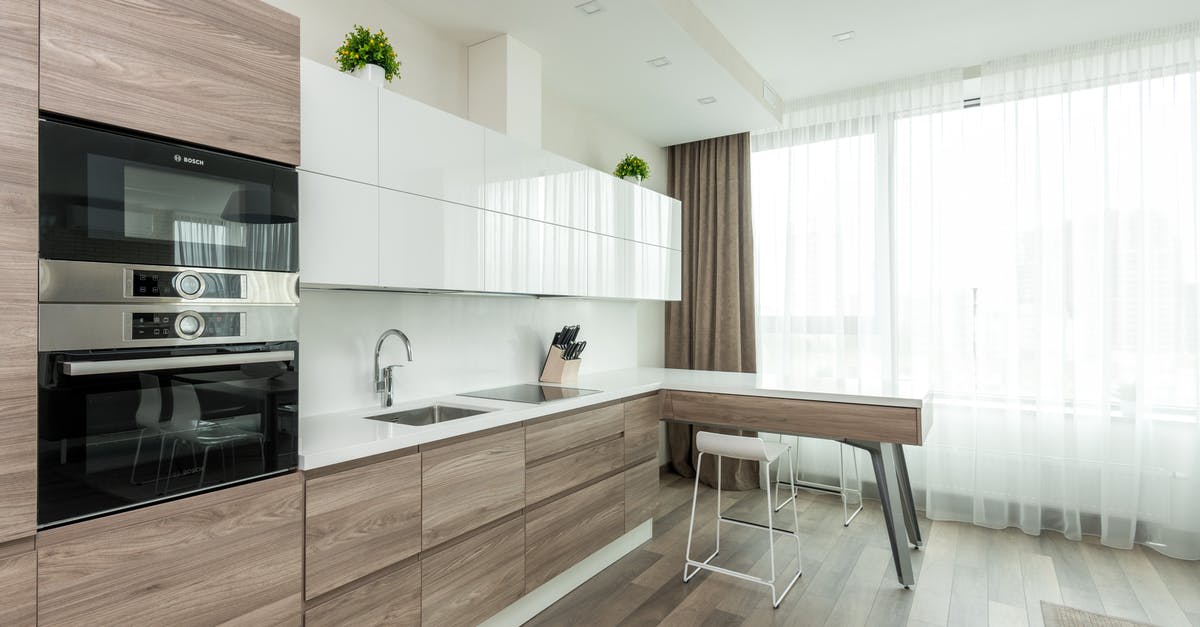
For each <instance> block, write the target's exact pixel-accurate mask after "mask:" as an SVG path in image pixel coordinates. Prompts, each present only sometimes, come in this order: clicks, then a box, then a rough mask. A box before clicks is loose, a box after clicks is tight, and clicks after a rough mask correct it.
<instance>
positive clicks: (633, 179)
mask: <svg viewBox="0 0 1200 627" xmlns="http://www.w3.org/2000/svg"><path fill="white" fill-rule="evenodd" d="M621 178H623V179H625V180H626V181H629V182H630V183H633V184H634V185H641V184H642V177H640V176H622V177H621Z"/></svg>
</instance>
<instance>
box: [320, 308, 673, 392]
mask: <svg viewBox="0 0 1200 627" xmlns="http://www.w3.org/2000/svg"><path fill="white" fill-rule="evenodd" d="M661 311H662V304H661V303H638V302H628V301H605V300H582V299H565V298H531V297H510V296H482V295H461V294H446V295H433V294H403V293H391V292H359V291H337V290H317V289H305V290H303V291H302V293H301V296H300V411H301V413H302V414H303V415H306V416H307V415H315V414H324V413H329V412H334V411H341V410H347V409H357V408H362V407H371V406H374V405H376V404H377V403H378V396H377V395H376V394H375V392H374V387H373V381H372V356H373V354H374V350H375V341H376V340H377V339H378V338H379V334H380V333H382V332H383V331H384V330H386V329H390V328H397V329H400V330H401V331H403V332H404V333H405V334H407V335H408V337H409V339H410V340H411V341H412V345H413V362H412V363H407V362H405V354H404V346H403V342H400V341H399V340H398V339H397V338H390V339H388V341H387V343H386V344H385V346H384V349H383V354H382V356H381V359H380V362H381V363H382V364H384V365H386V364H396V363H404V367H403V368H397V369H396V372H395V388H394V396H395V398H396V400H397V401H403V400H411V399H417V398H426V397H431V396H439V395H445V394H454V393H457V392H466V391H470V390H476V389H482V388H487V387H489V386H498V385H507V384H510V383H514V382H516V381H520V380H527V381H533V380H536V379H537V377H538V375H539V374H540V372H541V366H542V360H543V359H544V358H545V356H546V350H547V345H548V343H549V340H550V338H551V336H553V334H554V332H555V331H557V330H558V329H559V328H561V327H562V326H563V325H566V324H579V325H581V327H582V331H581V333H580V336H579V339H580V340H587V343H588V345H587V350H586V352H585V353H584V356H583V357H584V360H583V364H582V368H581V372H584V373H586V372H601V371H604V370H613V369H617V368H632V367H635V366H639V365H643V366H656V365H661V363H655V362H658V361H660V360H661V355H662V348H661V346H660V344H661V342H662V326H661V325H662V322H661V320H662V315H661ZM639 324H641V325H642V326H644V327H647V328H642V329H640V330H639ZM650 326H653V327H654V328H649V327H650ZM639 338H640V340H639ZM639 341H640V342H641V343H642V344H643V346H641V347H640V348H639ZM639 359H640V360H641V363H639Z"/></svg>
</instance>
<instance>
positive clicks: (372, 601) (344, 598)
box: [304, 560, 421, 627]
mask: <svg viewBox="0 0 1200 627" xmlns="http://www.w3.org/2000/svg"><path fill="white" fill-rule="evenodd" d="M304 624H305V625H308V626H309V627H326V626H328V627H340V626H341V625H420V624H421V563H420V562H419V561H415V560H414V561H413V563H412V564H410V565H408V566H405V567H403V568H400V569H399V570H396V571H395V572H391V573H388V574H386V575H384V576H382V577H379V578H378V579H374V580H372V581H369V582H367V583H364V584H363V585H361V586H358V587H356V588H353V589H351V590H347V591H346V592H343V593H341V594H339V595H337V596H335V597H333V598H332V599H329V600H328V601H324V602H322V603H321V604H320V605H317V606H315V607H312V608H310V609H309V610H308V611H306V612H304Z"/></svg>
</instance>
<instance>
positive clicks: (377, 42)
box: [334, 24, 400, 85]
mask: <svg viewBox="0 0 1200 627" xmlns="http://www.w3.org/2000/svg"><path fill="white" fill-rule="evenodd" d="M334 60H335V61H337V63H338V67H339V68H341V70H342V71H343V72H350V73H351V74H353V75H355V76H358V77H361V78H365V79H367V80H368V81H370V82H372V83H374V84H376V85H382V84H383V82H384V81H385V80H386V81H387V82H389V83H390V82H391V81H392V79H393V78H400V60H399V59H397V58H396V51H395V50H393V49H392V44H391V42H390V41H388V38H387V35H385V34H384V33H383V31H382V30H380V31H376V32H374V33H372V32H371V31H369V30H367V29H366V28H363V27H362V26H359V25H358V24H355V25H354V30H352V31H350V32H349V33H347V34H346V40H345V41H344V42H342V45H341V47H340V48H338V49H337V54H335V55H334Z"/></svg>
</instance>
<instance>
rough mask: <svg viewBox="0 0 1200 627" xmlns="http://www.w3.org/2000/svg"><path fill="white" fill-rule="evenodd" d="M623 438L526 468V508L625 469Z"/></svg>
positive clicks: (605, 441) (606, 441) (616, 438)
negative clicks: (621, 468) (622, 468)
mask: <svg viewBox="0 0 1200 627" xmlns="http://www.w3.org/2000/svg"><path fill="white" fill-rule="evenodd" d="M624 450H625V446H624V443H623V442H622V438H621V437H620V436H618V437H615V438H612V439H609V440H604V441H602V442H599V443H597V444H593V445H592V446H588V447H586V448H582V449H577V450H575V451H574V452H572V453H568V454H566V455H563V456H561V457H553V458H549V459H547V460H545V461H542V462H535V463H534V464H532V465H527V466H526V467H525V505H526V506H527V507H529V506H533V505H536V504H537V503H539V502H541V501H543V500H545V499H548V498H550V497H553V496H556V495H559V494H563V493H565V492H569V491H572V490H575V489H576V488H578V487H579V486H581V485H585V484H587V483H591V482H592V481H594V480H595V479H596V478H598V477H603V476H604V475H607V474H609V473H610V472H612V471H614V470H617V469H618V468H620V467H621V466H623V465H624V461H623V460H624V457H625V455H624Z"/></svg>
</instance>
